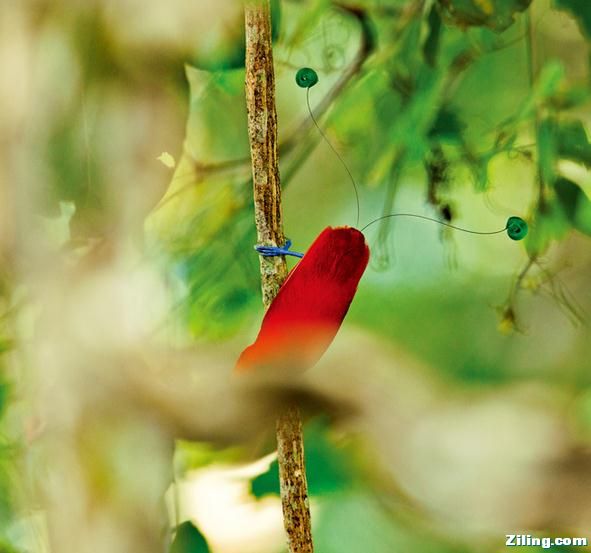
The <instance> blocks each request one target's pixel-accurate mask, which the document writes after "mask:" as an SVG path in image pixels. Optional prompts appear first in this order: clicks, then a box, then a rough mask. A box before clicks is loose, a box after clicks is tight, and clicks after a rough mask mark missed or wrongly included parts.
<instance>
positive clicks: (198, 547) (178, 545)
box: [170, 521, 210, 553]
mask: <svg viewBox="0 0 591 553" xmlns="http://www.w3.org/2000/svg"><path fill="white" fill-rule="evenodd" d="M170 553H210V549H209V546H208V545H207V541H206V540H205V538H204V537H203V534H202V533H201V532H200V531H199V529H198V528H197V527H196V526H195V525H194V524H193V523H192V522H190V521H186V522H183V523H182V524H181V525H180V526H179V527H178V528H177V529H176V534H175V536H174V540H173V542H172V545H171V546H170Z"/></svg>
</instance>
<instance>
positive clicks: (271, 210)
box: [245, 0, 314, 553]
mask: <svg viewBox="0 0 591 553" xmlns="http://www.w3.org/2000/svg"><path fill="white" fill-rule="evenodd" d="M245 25H246V105H247V110H248V136H249V141H250V151H251V158H252V177H253V192H254V212H255V223H256V228H257V239H258V242H259V244H264V245H271V246H282V245H283V244H284V243H285V236H284V234H283V225H282V213H281V186H280V182H279V166H278V157H277V114H276V110H275V77H274V71H273V51H272V43H271V16H270V6H269V0H259V1H254V0H253V1H251V2H248V3H247V4H246V6H245ZM260 268H261V281H262V292H263V303H264V304H265V307H268V306H269V305H270V304H271V302H272V301H273V299H274V298H275V296H276V295H277V292H278V291H279V288H280V287H281V284H282V283H283V281H284V280H285V278H286V277H287V265H286V263H285V258H284V257H270V258H265V257H262V256H260ZM277 460H278V463H279V481H280V488H281V503H282V507H283V523H284V526H285V530H286V533H287V542H288V547H289V551H290V553H313V550H314V548H313V544H312V531H311V520H310V507H309V503H308V485H307V481H306V470H305V463H304V440H303V434H302V423H301V416H300V413H299V409H298V408H297V407H289V408H288V409H287V411H286V412H285V414H284V415H282V416H281V417H279V419H278V421H277Z"/></svg>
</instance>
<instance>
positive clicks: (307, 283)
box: [236, 227, 369, 371]
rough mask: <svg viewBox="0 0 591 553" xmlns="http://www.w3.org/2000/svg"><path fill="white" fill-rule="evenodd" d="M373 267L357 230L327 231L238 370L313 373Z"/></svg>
mask: <svg viewBox="0 0 591 553" xmlns="http://www.w3.org/2000/svg"><path fill="white" fill-rule="evenodd" d="M368 261H369V248H368V246H367V244H366V243H365V238H364V236H363V234H362V233H361V232H359V231H358V230H357V229H354V228H351V227H337V228H332V227H328V228H326V229H324V230H323V231H322V232H321V233H320V235H319V236H318V238H316V240H315V241H314V243H313V244H312V245H311V246H310V249H309V250H308V251H307V252H306V255H305V256H304V257H303V259H302V260H301V261H300V262H299V263H298V264H297V265H296V266H295V267H294V269H293V270H292V271H291V273H290V274H289V276H288V277H287V279H286V280H285V282H284V283H283V286H282V287H281V289H280V290H279V293H278V294H277V296H276V297H275V299H274V300H273V302H272V303H271V305H270V306H269V309H268V310H267V312H266V313H265V317H264V318H263V322H262V324H261V330H260V332H259V334H258V336H257V339H256V340H255V342H254V343H253V344H252V345H250V346H248V347H247V348H246V349H245V350H244V351H243V352H242V354H241V355H240V358H239V359H238V362H237V364H236V368H237V370H239V371H245V370H248V369H252V368H256V367H267V366H276V367H278V368H282V369H283V368H296V369H299V370H305V369H309V368H310V367H312V366H313V365H314V364H315V363H316V362H317V361H318V360H319V359H320V357H322V355H323V354H324V352H325V351H326V349H327V348H328V346H329V345H330V344H331V342H332V341H333V339H334V337H335V336H336V333H337V332H338V330H339V328H340V326H341V324H342V322H343V319H344V318H345V315H346V314H347V311H348V310H349V306H350V305H351V301H352V300H353V297H354V296H355V292H356V291H357V285H358V284H359V280H360V279H361V276H362V275H363V272H364V271H365V268H366V267H367V263H368Z"/></svg>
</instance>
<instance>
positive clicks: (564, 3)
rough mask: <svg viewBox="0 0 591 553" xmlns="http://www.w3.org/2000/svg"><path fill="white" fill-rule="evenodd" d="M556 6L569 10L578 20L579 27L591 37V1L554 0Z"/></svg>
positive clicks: (559, 8)
mask: <svg viewBox="0 0 591 553" xmlns="http://www.w3.org/2000/svg"><path fill="white" fill-rule="evenodd" d="M554 7H555V8H556V9H558V10H565V11H567V12H569V13H570V14H571V15H572V16H573V17H574V18H575V20H576V21H577V23H578V25H579V29H581V32H582V33H583V34H584V35H585V36H586V37H587V38H591V2H589V0H554Z"/></svg>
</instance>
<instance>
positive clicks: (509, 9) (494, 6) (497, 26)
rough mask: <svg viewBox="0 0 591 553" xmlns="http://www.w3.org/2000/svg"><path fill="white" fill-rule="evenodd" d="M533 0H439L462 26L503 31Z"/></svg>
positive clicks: (450, 16)
mask: <svg viewBox="0 0 591 553" xmlns="http://www.w3.org/2000/svg"><path fill="white" fill-rule="evenodd" d="M531 2H532V0H439V3H440V5H441V6H442V8H443V9H444V10H445V13H446V15H447V16H448V18H449V19H450V20H451V21H453V22H454V23H455V24H456V25H458V26H460V27H473V26H474V27H488V28H490V29H492V30H493V31H497V32H501V31H504V30H505V29H507V28H508V27H510V26H511V25H512V24H513V22H514V21H515V15H516V14H517V13H519V12H523V11H525V10H526V9H527V8H528V7H529V5H530V4H531Z"/></svg>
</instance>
